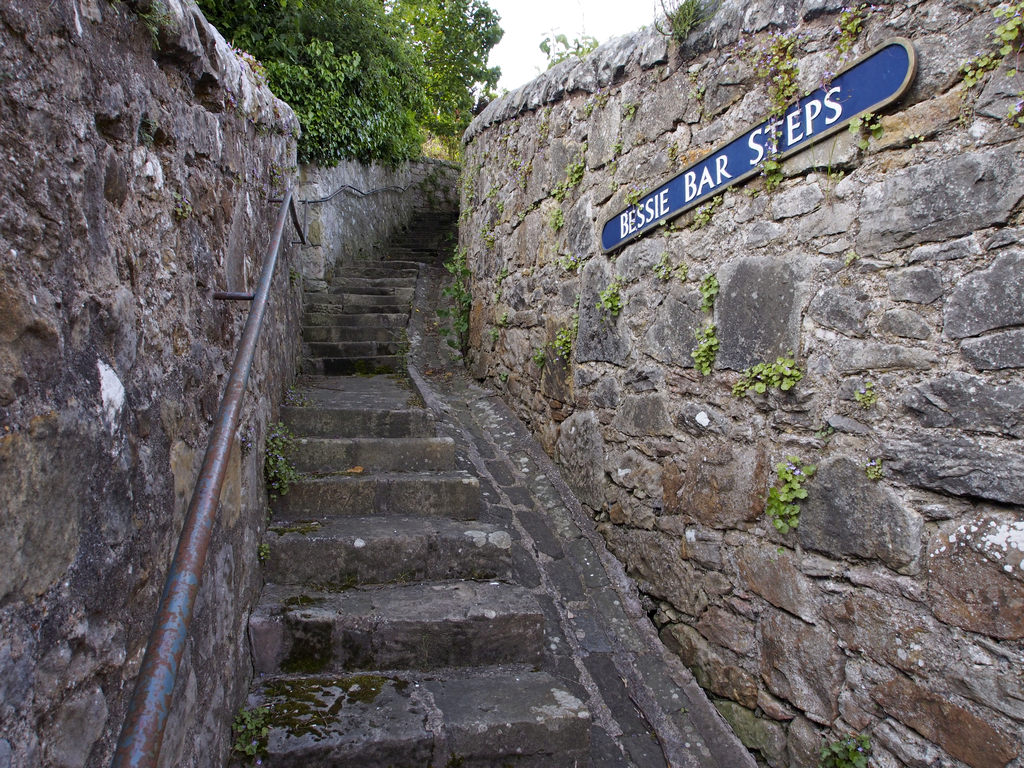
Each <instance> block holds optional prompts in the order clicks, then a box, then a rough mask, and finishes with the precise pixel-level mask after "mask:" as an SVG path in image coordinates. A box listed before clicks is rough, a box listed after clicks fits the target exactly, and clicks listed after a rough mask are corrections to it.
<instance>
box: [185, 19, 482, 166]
mask: <svg viewBox="0 0 1024 768" xmlns="http://www.w3.org/2000/svg"><path fill="white" fill-rule="evenodd" d="M199 2H200V6H201V7H202V9H203V12H204V13H205V14H206V16H207V18H208V19H209V20H210V21H211V22H212V23H213V24H214V25H215V26H216V27H217V28H218V29H220V30H221V32H222V33H223V34H224V36H225V37H227V38H228V39H230V40H232V41H233V42H234V44H235V45H236V46H238V47H239V48H242V49H244V50H246V51H248V52H249V53H251V54H252V55H253V56H255V57H256V58H257V59H259V60H260V61H262V62H263V64H264V66H265V68H266V72H267V81H268V84H269V85H270V88H271V90H273V91H274V93H275V94H276V95H277V96H278V97H280V98H281V99H283V100H285V101H286V102H288V103H289V104H290V105H291V106H292V108H293V109H294V110H295V113H296V114H297V115H298V118H299V121H300V123H301V124H302V138H301V139H300V141H299V160H300V161H301V162H316V163H320V164H322V165H333V164H335V163H337V162H338V161H340V160H342V159H346V158H349V159H358V160H363V161H366V162H372V161H377V162H383V163H386V164H389V165H395V164H397V163H400V162H402V161H404V160H408V159H410V158H413V157H417V156H418V155H419V154H420V145H421V143H422V141H423V138H424V135H423V129H427V130H429V131H431V132H433V133H435V134H438V135H441V136H442V137H446V138H447V137H457V136H458V135H460V134H461V131H462V130H463V129H464V128H465V126H466V125H468V123H469V117H470V114H471V110H472V106H473V100H474V94H473V91H472V89H473V88H474V87H477V88H480V87H483V88H490V87H493V85H494V84H495V83H496V82H497V77H498V71H497V70H496V69H488V68H487V66H486V61H487V54H488V52H489V51H490V49H491V47H493V45H494V44H495V43H496V42H497V41H498V39H500V37H501V29H500V28H499V27H498V25H497V24H498V17H497V14H495V13H494V11H492V10H491V9H490V8H489V7H488V6H487V5H486V2H485V0H430V2H428V3H426V4H423V5H420V4H414V3H412V2H411V0H395V1H394V2H389V3H387V4H385V3H382V2H381V0H199ZM456 141H457V138H456Z"/></svg>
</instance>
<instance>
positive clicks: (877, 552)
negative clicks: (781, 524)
mask: <svg viewBox="0 0 1024 768" xmlns="http://www.w3.org/2000/svg"><path fill="white" fill-rule="evenodd" d="M807 491H808V496H807V498H806V499H805V500H804V502H803V504H802V505H801V509H800V526H799V528H798V529H797V531H798V533H799V535H800V543H801V544H802V545H803V546H805V547H807V548H809V549H816V550H819V551H821V552H826V553H828V554H830V555H835V556H840V557H842V556H844V555H856V556H858V557H868V558H876V559H878V560H881V561H882V562H884V563H885V564H886V565H888V566H889V567H891V568H903V567H906V566H908V565H910V564H911V563H912V562H914V560H915V559H916V558H917V556H918V554H919V551H920V548H921V530H922V525H923V524H922V520H921V518H920V517H918V516H917V515H915V514H913V513H912V512H909V511H908V510H906V509H904V507H903V505H902V504H900V501H899V498H898V497H897V496H896V494H895V493H893V492H892V491H891V490H889V489H888V488H886V487H885V486H883V485H881V484H879V483H876V482H873V481H872V480H870V479H868V477H867V476H866V475H865V473H864V468H863V467H862V466H861V465H860V464H859V463H858V462H855V461H853V460H852V459H850V458H848V457H846V456H838V457H836V458H832V459H826V460H824V461H823V462H821V464H820V465H819V467H818V472H817V474H816V475H815V476H814V478H813V479H812V480H811V482H809V483H808V484H807Z"/></svg>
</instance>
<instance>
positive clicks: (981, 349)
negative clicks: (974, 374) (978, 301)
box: [960, 330, 1024, 371]
mask: <svg viewBox="0 0 1024 768" xmlns="http://www.w3.org/2000/svg"><path fill="white" fill-rule="evenodd" d="M960 349H961V350H962V351H963V353H964V357H966V358H967V360H968V361H969V362H970V363H971V365H973V366H974V367H975V368H976V369H977V370H979V371H999V370H1003V369H1005V368H1024V330H1018V331H1000V332H998V333H993V334H991V335H989V336H985V337H984V338H981V339H964V341H963V342H962V343H961V345H960Z"/></svg>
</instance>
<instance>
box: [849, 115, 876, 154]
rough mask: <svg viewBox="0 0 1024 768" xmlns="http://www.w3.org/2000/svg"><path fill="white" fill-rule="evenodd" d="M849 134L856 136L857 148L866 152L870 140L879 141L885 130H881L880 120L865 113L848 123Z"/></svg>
mask: <svg viewBox="0 0 1024 768" xmlns="http://www.w3.org/2000/svg"><path fill="white" fill-rule="evenodd" d="M848 130H849V131H850V133H852V134H853V135H854V136H858V137H859V139H858V141H857V146H858V147H860V148H861V149H862V150H866V149H867V148H868V146H870V143H871V139H880V138H882V134H883V133H885V129H883V128H882V120H881V118H879V116H878V115H876V114H875V113H874V112H865V113H864V114H863V115H858V116H857V117H855V118H853V120H851V121H850V126H849V128H848Z"/></svg>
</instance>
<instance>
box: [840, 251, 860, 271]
mask: <svg viewBox="0 0 1024 768" xmlns="http://www.w3.org/2000/svg"><path fill="white" fill-rule="evenodd" d="M859 258H860V255H859V254H858V253H857V252H856V251H855V250H853V248H851V249H850V250H848V251H847V252H846V255H845V256H843V266H844V267H848V266H850V265H851V264H853V262H855V261H856V260H857V259H859Z"/></svg>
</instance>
